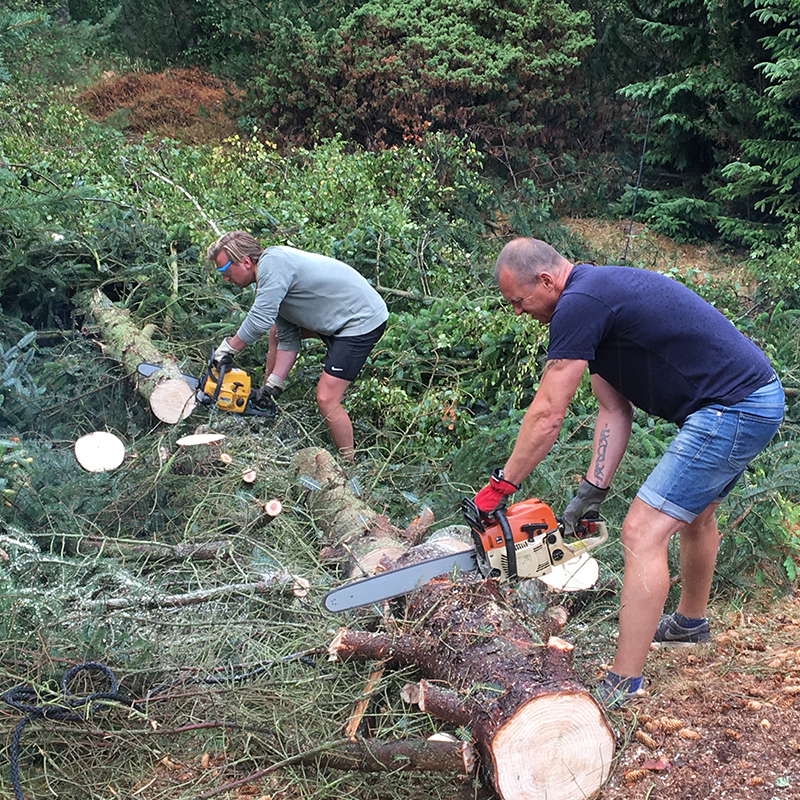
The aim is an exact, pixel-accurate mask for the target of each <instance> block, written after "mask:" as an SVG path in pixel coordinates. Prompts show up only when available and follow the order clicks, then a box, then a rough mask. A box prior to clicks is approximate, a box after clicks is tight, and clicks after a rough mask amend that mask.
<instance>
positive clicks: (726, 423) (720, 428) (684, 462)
mask: <svg viewBox="0 0 800 800" xmlns="http://www.w3.org/2000/svg"><path fill="white" fill-rule="evenodd" d="M783 408H784V394H783V387H782V386H781V382H780V381H779V380H778V377H777V376H775V378H773V379H772V380H771V381H770V382H769V383H768V384H766V385H765V386H762V387H761V388H760V389H756V391H755V392H753V393H752V394H751V395H750V396H749V397H746V398H745V399H744V400H742V401H741V402H739V403H736V404H735V405H732V406H723V405H718V404H716V403H713V404H711V405H708V406H704V407H703V408H701V409H699V410H698V411H695V412H694V414H690V415H689V416H688V417H687V418H686V421H685V422H684V423H683V425H682V426H681V429H680V431H679V432H678V435H677V436H676V437H675V438H674V439H673V440H672V442H670V445H669V447H668V448H667V451H666V453H664V455H663V456H662V457H661V460H660V461H659V462H658V464H656V467H655V469H654V470H653V471H652V472H651V473H650V475H648V477H647V480H646V481H645V482H644V485H643V486H642V488H641V489H639V491H638V492H637V493H636V496H637V497H638V498H639V499H640V500H642V501H644V502H645V503H647V505H649V506H652V507H653V508H655V509H656V510H657V511H663V512H664V513H665V514H668V515H669V516H670V517H674V518H675V519H678V520H681V521H683V522H687V523H688V522H692V521H693V520H694V518H695V517H696V516H697V515H698V514H699V513H700V512H701V511H703V510H704V509H705V508H706V507H707V506H708V505H709V504H711V503H715V502H716V503H719V502H722V500H724V499H725V497H726V496H727V495H728V492H730V490H731V489H733V487H734V485H735V484H736V481H738V480H739V478H740V477H741V476H742V473H743V472H744V471H745V469H746V468H747V465H748V464H749V463H750V461H751V460H752V459H753V458H755V456H757V455H758V454H759V453H760V452H761V451H762V450H763V449H764V448H765V447H766V446H767V445H768V444H769V442H770V440H771V439H772V437H773V436H774V435H775V432H776V431H777V430H778V426H779V425H780V423H781V419H783Z"/></svg>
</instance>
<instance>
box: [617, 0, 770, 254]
mask: <svg viewBox="0 0 800 800" xmlns="http://www.w3.org/2000/svg"><path fill="white" fill-rule="evenodd" d="M637 9H638V10H637V12H636V17H637V22H638V24H639V25H640V30H641V36H642V44H644V43H647V42H651V43H652V45H653V47H652V52H655V53H663V55H662V56H661V57H660V58H659V59H658V60H654V61H653V64H652V68H651V70H650V71H649V74H648V75H647V79H646V80H642V79H639V80H637V81H636V82H634V83H630V84H628V85H627V86H625V87H624V89H622V94H623V95H624V96H625V97H628V98H630V99H632V100H635V101H637V102H639V103H640V104H641V109H642V117H643V118H644V117H645V116H646V115H647V114H648V113H650V112H649V110H648V109H650V108H652V121H651V130H650V137H649V142H648V148H647V155H646V160H647V164H648V165H649V166H648V170H647V172H646V174H645V185H647V186H648V187H649V188H650V189H651V190H653V193H652V194H651V196H650V198H649V205H648V208H647V212H646V213H647V218H648V221H651V222H652V223H653V224H654V225H655V226H657V227H656V229H657V230H659V231H661V232H664V233H667V234H668V235H676V236H680V237H682V238H684V239H688V240H692V239H699V238H709V237H710V236H714V235H717V234H721V235H724V236H725V237H726V238H727V239H728V240H729V241H732V242H739V243H740V242H742V241H744V240H745V239H744V237H745V236H746V229H747V228H750V229H758V228H759V227H764V226H765V225H766V226H768V225H769V223H770V219H769V216H768V215H767V214H765V208H764V206H763V204H759V203H757V202H755V200H756V199H757V198H754V197H753V196H751V195H749V194H748V193H746V192H742V193H740V194H739V195H738V196H735V195H734V193H732V192H730V191H726V190H723V189H721V186H722V185H723V184H724V183H725V182H727V181H728V180H729V178H730V174H731V173H730V169H731V167H730V166H729V165H731V164H732V163H733V162H736V161H738V160H739V155H740V151H739V147H740V143H741V142H743V141H746V140H748V139H750V138H752V137H754V136H756V135H758V134H759V132H760V131H761V130H762V127H763V122H762V120H763V118H764V115H765V114H767V115H768V114H770V113H771V112H770V107H771V106H772V105H773V104H772V103H771V101H770V100H769V98H768V97H767V96H765V94H764V92H763V87H762V82H761V77H760V75H759V74H758V71H757V70H756V65H757V64H759V63H760V62H762V61H763V60H764V58H765V55H766V51H765V49H764V41H765V37H767V36H769V35H770V34H775V35H777V34H778V32H779V30H780V26H779V25H777V24H776V23H775V21H774V20H772V19H769V18H768V17H766V16H761V17H759V16H758V15H754V14H753V10H752V6H751V3H750V2H749V0H736V2H728V3H715V2H709V3H694V2H689V0H664V2H658V3H655V4H650V5H649V6H648V7H647V8H646V9H644V8H638V7H637ZM637 135H640V134H638V133H637ZM717 190H718V191H717ZM656 192H657V193H656ZM715 204H716V205H715ZM661 205H664V206H665V208H664V210H663V211H661V210H660V209H659V206H661ZM698 206H699V208H698ZM698 210H699V211H700V216H699V220H698V218H697V216H696V215H697V212H698ZM718 218H721V221H720V220H719V219H718Z"/></svg>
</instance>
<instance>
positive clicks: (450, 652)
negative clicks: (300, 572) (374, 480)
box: [294, 450, 614, 800]
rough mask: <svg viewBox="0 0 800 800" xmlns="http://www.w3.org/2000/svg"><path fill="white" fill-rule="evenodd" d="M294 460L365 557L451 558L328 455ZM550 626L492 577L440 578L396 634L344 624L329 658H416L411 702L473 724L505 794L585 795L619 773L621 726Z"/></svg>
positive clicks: (320, 511)
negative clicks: (363, 496)
mask: <svg viewBox="0 0 800 800" xmlns="http://www.w3.org/2000/svg"><path fill="white" fill-rule="evenodd" d="M294 466H295V470H296V473H297V474H298V475H305V476H306V477H307V478H309V479H310V481H307V482H305V483H306V485H308V484H309V483H314V484H315V485H316V486H318V487H319V488H318V489H316V490H310V491H309V492H308V494H307V498H306V499H307V503H308V506H309V509H310V510H311V512H312V515H313V517H314V519H315V522H316V523H317V525H318V526H319V527H320V528H321V530H322V531H323V532H324V533H325V534H326V535H327V536H328V537H329V539H332V540H333V541H334V543H336V544H337V545H342V544H345V545H346V546H347V547H348V548H349V549H350V550H351V551H352V552H356V551H357V552H358V558H359V560H360V562H361V563H362V564H363V563H367V562H370V561H374V559H371V556H372V555H373V550H371V549H370V548H375V550H376V551H378V552H380V553H381V556H380V559H379V560H378V562H377V566H378V567H379V568H381V569H391V568H392V567H393V566H395V565H397V566H399V565H401V564H406V563H412V562H414V561H416V560H418V559H419V558H420V557H425V558H429V557H432V556H433V555H439V554H441V553H440V552H433V551H432V550H431V548H434V549H435V548H436V547H438V544H439V543H438V542H436V543H433V542H432V541H430V542H426V543H423V544H422V545H421V546H419V547H412V548H408V545H409V544H410V542H409V537H407V536H405V535H404V534H405V532H403V531H400V530H399V529H398V528H396V527H394V526H392V525H391V523H390V522H389V521H388V520H387V519H386V518H385V517H383V516H382V515H378V514H376V513H375V512H374V511H372V510H371V509H369V508H368V507H366V506H365V505H364V504H363V503H362V502H361V501H360V500H359V499H357V498H355V497H354V496H353V495H352V493H351V492H350V491H349V488H348V486H347V481H346V478H345V476H343V475H342V474H341V473H340V471H339V470H338V468H337V467H336V466H335V464H334V462H333V461H332V459H331V458H330V456H329V455H328V454H327V453H326V452H325V451H320V450H305V451H301V453H298V455H297V457H296V459H295V462H294ZM301 482H303V481H301ZM414 538H415V537H414ZM434 538H436V534H434V536H433V537H432V539H434ZM387 542H389V543H390V545H391V548H392V549H391V551H390V553H391V554H388V555H387ZM403 547H405V548H407V550H406V552H405V553H403V554H402V555H395V553H396V549H397V548H403ZM357 574H360V573H357ZM537 627H538V633H537V632H536V628H537ZM552 630H553V622H552V621H550V620H541V619H522V618H520V617H519V615H517V614H516V612H515V611H514V610H512V609H511V608H510V607H509V605H508V604H507V602H506V601H505V599H504V595H503V590H502V588H499V587H497V585H496V583H495V582H494V581H483V580H478V579H477V578H476V577H475V575H474V574H462V575H460V576H458V578H457V579H456V580H455V581H454V580H453V579H452V578H451V576H442V577H441V578H437V579H436V580H433V581H430V582H429V583H427V584H425V585H423V586H421V587H419V588H418V589H417V590H416V591H415V592H414V594H413V595H411V596H410V597H409V598H407V602H406V604H405V607H404V611H403V614H402V618H399V619H394V620H392V629H391V632H390V633H381V632H378V633H368V632H363V631H355V630H347V629H344V628H342V629H340V631H339V633H338V634H337V636H336V638H335V639H334V641H333V643H332V644H331V646H330V656H331V659H332V660H336V659H347V658H356V659H364V660H385V661H388V662H389V663H390V664H392V663H393V664H395V665H398V666H416V667H417V669H418V670H419V672H420V674H421V676H422V678H423V680H422V681H420V682H419V683H418V684H416V685H413V686H407V687H405V689H404V690H403V696H404V698H405V699H407V700H408V701H410V702H415V703H417V704H418V705H419V707H420V708H421V709H422V710H424V711H426V712H428V713H430V714H432V715H434V716H437V717H439V718H441V719H443V720H446V721H448V722H450V723H451V724H453V725H458V726H462V727H465V728H468V729H469V730H470V732H471V734H472V736H473V739H474V743H475V745H476V748H477V751H478V753H479V754H480V756H481V758H482V763H483V769H484V771H485V773H486V776H487V778H488V781H489V782H490V783H491V785H492V786H493V788H494V789H495V791H496V792H497V794H498V795H499V796H500V797H501V798H502V800H586V799H587V798H590V797H593V796H594V795H596V794H597V792H598V791H599V789H600V788H601V786H602V785H603V783H605V781H606V780H607V779H608V776H609V775H610V772H611V766H612V761H613V758H614V734H613V731H612V730H611V727H610V726H609V724H608V721H607V720H606V718H605V716H604V714H603V712H602V710H601V708H600V706H599V705H598V704H597V702H596V701H595V700H594V698H593V697H592V696H591V695H590V694H589V692H588V691H587V690H586V688H585V687H584V686H583V685H582V684H581V683H580V681H579V680H578V679H577V677H576V676H575V673H574V671H573V668H572V650H573V648H572V645H571V644H569V643H568V642H565V641H564V640H562V639H559V638H557V637H555V636H549V638H548V635H549V632H550V631H552Z"/></svg>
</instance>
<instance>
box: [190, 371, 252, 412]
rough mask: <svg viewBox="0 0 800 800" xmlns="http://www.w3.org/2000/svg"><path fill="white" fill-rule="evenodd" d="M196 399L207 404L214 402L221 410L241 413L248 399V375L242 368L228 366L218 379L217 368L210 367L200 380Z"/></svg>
mask: <svg viewBox="0 0 800 800" xmlns="http://www.w3.org/2000/svg"><path fill="white" fill-rule="evenodd" d="M201 393H202V394H201ZM198 399H199V400H200V402H201V403H205V404H207V405H210V404H211V403H216V405H217V408H219V409H220V410H222V411H233V412H234V413H236V414H242V413H244V411H245V409H246V408H247V401H248V400H249V399H250V376H249V375H248V374H247V373H246V372H245V371H244V370H243V369H236V368H229V369H227V370H225V371H224V372H223V374H222V380H221V381H220V376H219V370H218V369H216V368H211V369H209V370H208V372H207V373H206V375H205V380H204V381H203V382H202V385H201V387H200V392H198Z"/></svg>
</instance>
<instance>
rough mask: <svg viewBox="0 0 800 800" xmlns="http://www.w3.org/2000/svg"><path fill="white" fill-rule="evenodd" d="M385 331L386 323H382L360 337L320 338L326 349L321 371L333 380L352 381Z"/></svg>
mask: <svg viewBox="0 0 800 800" xmlns="http://www.w3.org/2000/svg"><path fill="white" fill-rule="evenodd" d="M385 330H386V323H385V322H382V323H381V324H380V325H378V327H377V328H375V329H374V330H371V331H370V332H369V333H364V334H362V335H361V336H320V337H319V338H320V339H322V341H323V342H324V343H325V347H326V348H327V349H328V351H327V353H325V366H324V368H323V371H324V372H327V373H328V375H333V377H334V378H341V379H342V380H345V381H350V382H352V381H354V380H355V379H356V376H357V375H358V373H359V372H361V368H362V367H363V366H364V364H365V363H366V360H367V356H369V354H370V353H371V352H372V348H373V347H375V345H376V344H377V342H378V339H380V338H381V336H383V332H384V331H385Z"/></svg>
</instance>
